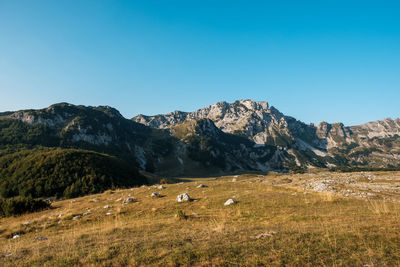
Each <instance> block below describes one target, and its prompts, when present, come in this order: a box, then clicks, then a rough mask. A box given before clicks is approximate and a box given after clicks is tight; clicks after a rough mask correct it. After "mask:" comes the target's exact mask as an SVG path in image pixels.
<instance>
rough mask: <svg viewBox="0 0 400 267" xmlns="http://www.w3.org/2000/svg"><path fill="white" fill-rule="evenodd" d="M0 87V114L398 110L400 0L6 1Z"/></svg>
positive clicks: (319, 114) (301, 115) (310, 118)
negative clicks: (218, 107)
mask: <svg viewBox="0 0 400 267" xmlns="http://www.w3.org/2000/svg"><path fill="white" fill-rule="evenodd" d="M0 93H1V94H0V111H5V110H18V109H26V108H43V107H46V106H49V105H51V104H53V103H56V102H70V103H73V104H84V105H96V106H97V105H110V106H113V107H115V108H117V109H119V110H120V112H121V113H122V114H123V115H124V116H125V117H128V118H130V117H133V116H134V115H137V114H138V113H143V114H148V115H153V114H157V113H166V112H170V111H173V110H183V111H193V110H195V109H198V108H201V107H203V106H206V105H209V104H213V103H215V102H218V101H223V100H225V101H228V102H232V101H234V100H236V99H255V100H266V101H268V102H269V103H270V104H271V105H273V106H275V107H276V108H278V109H279V110H280V111H282V112H283V113H285V114H287V115H290V116H294V117H295V118H297V119H299V120H302V121H304V122H306V123H308V122H315V123H318V122H320V121H322V120H326V121H328V122H336V121H342V122H344V123H345V124H347V125H354V124H359V123H364V122H367V121H371V120H376V119H383V118H386V117H392V118H395V117H400V105H399V100H400V2H399V1H384V0H376V1H368V0H360V1H351V0H345V1H341V0H332V1H329V0H320V1H297V0H296V1H275V0H274V1H249V0H247V1H234V0H230V1H217V0H199V1H196V0H183V1H173V0H163V1H151V0H143V1H133V0H132V1H103V0H77V1H73V0H68V1H61V0H56V1H41V0H29V1H20V0H9V1H5V0H0Z"/></svg>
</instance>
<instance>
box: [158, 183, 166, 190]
mask: <svg viewBox="0 0 400 267" xmlns="http://www.w3.org/2000/svg"><path fill="white" fill-rule="evenodd" d="M157 189H165V186H163V185H162V184H160V185H159V186H157Z"/></svg>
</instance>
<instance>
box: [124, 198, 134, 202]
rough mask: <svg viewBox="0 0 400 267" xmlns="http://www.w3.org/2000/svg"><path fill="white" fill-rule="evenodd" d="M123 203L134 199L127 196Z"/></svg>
mask: <svg viewBox="0 0 400 267" xmlns="http://www.w3.org/2000/svg"><path fill="white" fill-rule="evenodd" d="M124 202H125V203H130V202H135V200H134V199H133V198H131V197H128V198H126V199H125V200H124Z"/></svg>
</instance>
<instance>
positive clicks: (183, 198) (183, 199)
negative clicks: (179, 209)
mask: <svg viewBox="0 0 400 267" xmlns="http://www.w3.org/2000/svg"><path fill="white" fill-rule="evenodd" d="M190 200H192V199H191V198H190V196H189V195H188V194H187V193H184V194H180V195H178V196H177V197H176V201H178V202H186V201H190Z"/></svg>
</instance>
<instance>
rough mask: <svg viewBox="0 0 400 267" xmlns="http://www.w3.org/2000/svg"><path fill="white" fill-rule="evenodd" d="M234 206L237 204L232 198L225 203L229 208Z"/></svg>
mask: <svg viewBox="0 0 400 267" xmlns="http://www.w3.org/2000/svg"><path fill="white" fill-rule="evenodd" d="M232 204H235V201H234V200H233V199H232V198H230V199H228V200H227V201H225V203H224V206H229V205H232Z"/></svg>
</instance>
